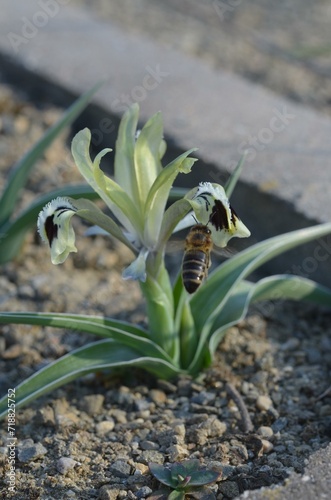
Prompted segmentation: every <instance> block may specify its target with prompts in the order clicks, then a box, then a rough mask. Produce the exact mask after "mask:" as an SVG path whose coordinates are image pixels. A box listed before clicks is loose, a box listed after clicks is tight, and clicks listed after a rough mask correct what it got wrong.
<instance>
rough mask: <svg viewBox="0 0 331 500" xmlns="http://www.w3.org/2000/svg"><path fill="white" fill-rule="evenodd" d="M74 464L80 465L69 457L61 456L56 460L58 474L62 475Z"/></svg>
mask: <svg viewBox="0 0 331 500" xmlns="http://www.w3.org/2000/svg"><path fill="white" fill-rule="evenodd" d="M76 465H80V463H79V462H77V461H76V460H74V459H73V458H70V457H61V458H60V459H59V460H58V461H57V462H56V468H57V470H58V471H59V472H60V474H63V475H64V476H65V475H66V474H67V472H69V471H70V470H71V469H73V468H74V467H75V466H76Z"/></svg>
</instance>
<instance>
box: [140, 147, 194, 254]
mask: <svg viewBox="0 0 331 500" xmlns="http://www.w3.org/2000/svg"><path fill="white" fill-rule="evenodd" d="M193 151H195V149H190V150H189V151H186V152H185V153H183V154H182V155H180V156H178V158H176V159H175V160H174V161H172V162H171V163H169V165H167V166H166V167H164V169H162V171H161V172H160V173H159V175H158V176H157V178H156V179H155V182H154V183H153V185H152V186H151V188H150V190H149V192H148V195H147V200H146V204H145V208H144V213H145V216H144V217H145V234H144V239H145V241H148V242H150V245H151V246H152V248H153V247H154V246H155V245H156V243H157V241H158V240H159V233H160V229H161V221H162V218H163V214H164V210H165V207H166V204H167V201H168V198H169V192H170V189H171V186H172V184H173V182H174V181H175V179H176V177H177V175H178V174H179V173H185V174H188V173H189V172H190V171H191V168H192V165H193V163H194V162H195V161H197V160H196V158H187V156H188V155H189V154H191V153H192V152H193Z"/></svg>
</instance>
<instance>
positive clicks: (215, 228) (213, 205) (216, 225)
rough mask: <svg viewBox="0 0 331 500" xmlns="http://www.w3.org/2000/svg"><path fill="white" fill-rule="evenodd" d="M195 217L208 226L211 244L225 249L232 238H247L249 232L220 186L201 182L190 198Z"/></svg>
mask: <svg viewBox="0 0 331 500" xmlns="http://www.w3.org/2000/svg"><path fill="white" fill-rule="evenodd" d="M192 205H193V209H194V212H195V217H196V218H197V220H198V221H199V222H200V223H201V224H205V225H207V224H208V227H209V228H210V230H211V232H212V237H213V242H214V243H215V245H217V246H218V247H221V248H222V247H225V246H226V245H227V244H228V241H229V240H230V239H231V238H233V237H237V238H247V237H248V236H250V234H251V233H250V231H249V230H248V229H247V227H246V226H245V224H244V223H243V222H242V221H241V220H240V219H239V217H238V216H237V214H236V212H235V211H234V210H233V208H232V207H231V205H230V202H229V199H228V197H227V196H226V193H225V191H224V189H223V187H222V186H220V185H219V184H214V183H211V182H201V183H200V184H199V187H198V189H197V191H196V193H195V195H194V197H193V198H192Z"/></svg>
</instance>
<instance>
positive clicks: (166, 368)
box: [0, 340, 178, 418]
mask: <svg viewBox="0 0 331 500" xmlns="http://www.w3.org/2000/svg"><path fill="white" fill-rule="evenodd" d="M124 366H126V367H129V366H139V367H142V368H144V369H146V370H147V371H149V372H150V373H153V374H154V375H156V376H157V377H162V378H170V377H174V376H176V375H177V373H178V372H177V369H176V368H175V367H174V366H172V365H171V364H170V363H167V362H166V361H164V360H161V359H158V358H153V357H148V356H144V355H142V354H141V353H139V352H137V351H135V350H134V349H132V348H130V347H128V346H125V345H123V344H122V343H120V342H117V341H115V340H101V341H99V342H95V343H93V344H88V345H87V346H84V347H81V348H79V349H76V350H75V351H73V352H71V353H70V354H67V355H65V356H63V357H62V358H60V359H59V360H57V361H55V362H53V363H51V364H50V365H48V366H46V367H45V368H42V369H41V370H40V371H39V372H37V373H35V374H34V375H32V376H31V377H29V378H28V379H26V380H25V381H24V382H22V383H21V384H20V385H19V386H18V387H17V388H16V408H18V407H21V406H23V405H26V404H27V403H29V402H31V401H33V400H34V399H36V398H38V397H40V396H42V395H44V394H47V393H49V392H50V391H52V390H54V389H56V388H57V387H60V386H62V385H64V384H66V383H68V382H71V381H72V380H75V379H76V378H78V377H81V376H82V375H86V374H88V373H92V372H95V371H99V370H107V369H112V368H119V367H124ZM7 399H8V398H7V394H6V395H5V396H4V397H3V398H2V399H1V400H0V418H1V417H4V416H5V415H6V412H7V406H8V402H7Z"/></svg>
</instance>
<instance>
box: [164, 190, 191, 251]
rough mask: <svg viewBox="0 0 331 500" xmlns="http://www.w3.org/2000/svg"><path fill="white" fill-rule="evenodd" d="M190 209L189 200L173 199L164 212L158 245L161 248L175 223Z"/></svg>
mask: <svg viewBox="0 0 331 500" xmlns="http://www.w3.org/2000/svg"><path fill="white" fill-rule="evenodd" d="M191 210H192V207H191V204H190V202H189V200H186V199H182V200H178V201H175V203H173V204H172V205H170V207H169V208H167V210H166V211H165V213H164V216H163V220H162V225H161V231H160V236H159V244H158V247H160V248H163V246H164V245H165V244H166V242H167V241H168V240H169V238H170V236H171V235H172V233H173V231H174V229H175V227H176V226H177V224H178V223H179V222H180V221H181V220H182V219H183V217H185V215H187V214H188V213H189V212H190V211H191Z"/></svg>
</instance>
